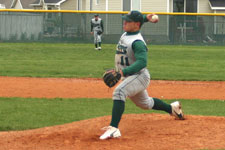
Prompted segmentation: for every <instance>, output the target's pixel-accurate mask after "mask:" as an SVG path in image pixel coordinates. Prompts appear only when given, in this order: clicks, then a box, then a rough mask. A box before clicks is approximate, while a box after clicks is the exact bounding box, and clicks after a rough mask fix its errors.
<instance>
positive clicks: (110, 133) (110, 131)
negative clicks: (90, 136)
mask: <svg viewBox="0 0 225 150" xmlns="http://www.w3.org/2000/svg"><path fill="white" fill-rule="evenodd" d="M102 130H106V131H105V133H104V134H102V135H101V136H100V138H99V139H100V140H106V139H109V138H119V137H120V136H121V133H120V130H119V129H118V128H115V127H112V126H108V127H104V128H102Z"/></svg>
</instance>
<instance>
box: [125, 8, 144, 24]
mask: <svg viewBox="0 0 225 150" xmlns="http://www.w3.org/2000/svg"><path fill="white" fill-rule="evenodd" d="M122 18H123V19H124V20H126V21H127V22H140V23H141V24H142V23H143V22H144V18H143V15H142V13H141V12H139V11H137V10H133V11H131V12H129V13H128V14H127V15H125V16H123V17H122Z"/></svg>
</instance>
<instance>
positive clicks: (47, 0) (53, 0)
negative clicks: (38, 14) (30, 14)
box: [32, 0, 65, 5]
mask: <svg viewBox="0 0 225 150" xmlns="http://www.w3.org/2000/svg"><path fill="white" fill-rule="evenodd" d="M40 1H41V0H35V1H34V2H33V3H32V4H35V5H40V4H41V2H40ZM61 1H65V0H44V3H48V4H57V3H59V2H61Z"/></svg>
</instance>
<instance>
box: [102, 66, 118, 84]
mask: <svg viewBox="0 0 225 150" xmlns="http://www.w3.org/2000/svg"><path fill="white" fill-rule="evenodd" d="M120 78H121V74H120V72H119V71H116V70H115V69H109V70H106V72H105V73H104V74H103V80H104V83H105V84H106V85H107V86H108V87H110V88H111V87H113V86H114V85H116V83H117V82H119V80H120Z"/></svg>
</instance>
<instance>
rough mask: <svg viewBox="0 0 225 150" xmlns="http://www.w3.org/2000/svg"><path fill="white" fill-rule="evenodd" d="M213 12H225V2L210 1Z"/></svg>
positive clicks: (223, 0)
mask: <svg viewBox="0 0 225 150" xmlns="http://www.w3.org/2000/svg"><path fill="white" fill-rule="evenodd" d="M209 4H210V7H211V9H212V10H225V0H209Z"/></svg>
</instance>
